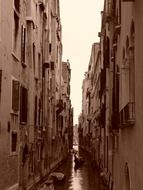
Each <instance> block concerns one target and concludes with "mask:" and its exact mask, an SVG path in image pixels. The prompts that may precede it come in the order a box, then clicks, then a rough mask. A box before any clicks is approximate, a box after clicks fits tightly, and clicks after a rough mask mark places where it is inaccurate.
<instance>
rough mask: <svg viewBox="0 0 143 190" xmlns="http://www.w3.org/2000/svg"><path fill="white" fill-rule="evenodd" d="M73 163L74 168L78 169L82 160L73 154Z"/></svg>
mask: <svg viewBox="0 0 143 190" xmlns="http://www.w3.org/2000/svg"><path fill="white" fill-rule="evenodd" d="M74 162H75V167H76V168H78V167H80V166H82V165H83V163H84V159H83V158H82V157H79V156H77V154H74Z"/></svg>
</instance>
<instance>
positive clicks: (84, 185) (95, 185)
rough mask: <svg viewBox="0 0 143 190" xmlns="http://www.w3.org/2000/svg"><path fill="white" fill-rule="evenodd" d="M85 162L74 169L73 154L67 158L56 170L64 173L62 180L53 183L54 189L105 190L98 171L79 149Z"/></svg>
mask: <svg viewBox="0 0 143 190" xmlns="http://www.w3.org/2000/svg"><path fill="white" fill-rule="evenodd" d="M79 156H82V157H83V158H84V160H85V163H84V164H83V166H81V167H80V168H78V169H76V168H75V164H74V156H73V155H72V154H71V155H70V156H69V158H68V159H67V160H66V161H65V162H64V163H63V164H62V165H61V166H60V167H59V168H58V169H57V170H56V171H57V172H62V173H64V174H65V176H66V178H65V181H64V182H62V183H61V182H60V183H59V184H56V185H55V190H105V189H104V186H103V185H102V182H101V179H100V177H99V172H98V171H96V170H95V169H93V168H92V167H91V163H90V160H89V157H88V156H87V154H86V153H84V152H83V151H79Z"/></svg>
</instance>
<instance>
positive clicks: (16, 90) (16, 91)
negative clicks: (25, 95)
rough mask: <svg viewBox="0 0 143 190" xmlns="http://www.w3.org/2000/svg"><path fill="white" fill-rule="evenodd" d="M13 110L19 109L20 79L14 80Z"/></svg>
mask: <svg viewBox="0 0 143 190" xmlns="http://www.w3.org/2000/svg"><path fill="white" fill-rule="evenodd" d="M12 110H13V111H15V112H16V111H18V110H19V81H17V80H12Z"/></svg>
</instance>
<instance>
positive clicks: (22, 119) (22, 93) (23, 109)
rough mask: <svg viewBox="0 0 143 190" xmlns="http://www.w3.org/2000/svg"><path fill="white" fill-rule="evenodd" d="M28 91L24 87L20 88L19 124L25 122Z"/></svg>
mask: <svg viewBox="0 0 143 190" xmlns="http://www.w3.org/2000/svg"><path fill="white" fill-rule="evenodd" d="M27 103H28V91H27V89H26V88H25V87H23V86H21V88H20V122H21V123H23V122H24V123H25V122H27Z"/></svg>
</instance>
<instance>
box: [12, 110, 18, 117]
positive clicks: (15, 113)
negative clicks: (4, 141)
mask: <svg viewBox="0 0 143 190" xmlns="http://www.w3.org/2000/svg"><path fill="white" fill-rule="evenodd" d="M10 114H11V115H15V116H18V115H19V114H18V111H17V112H15V111H13V110H12V111H11V112H10Z"/></svg>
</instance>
